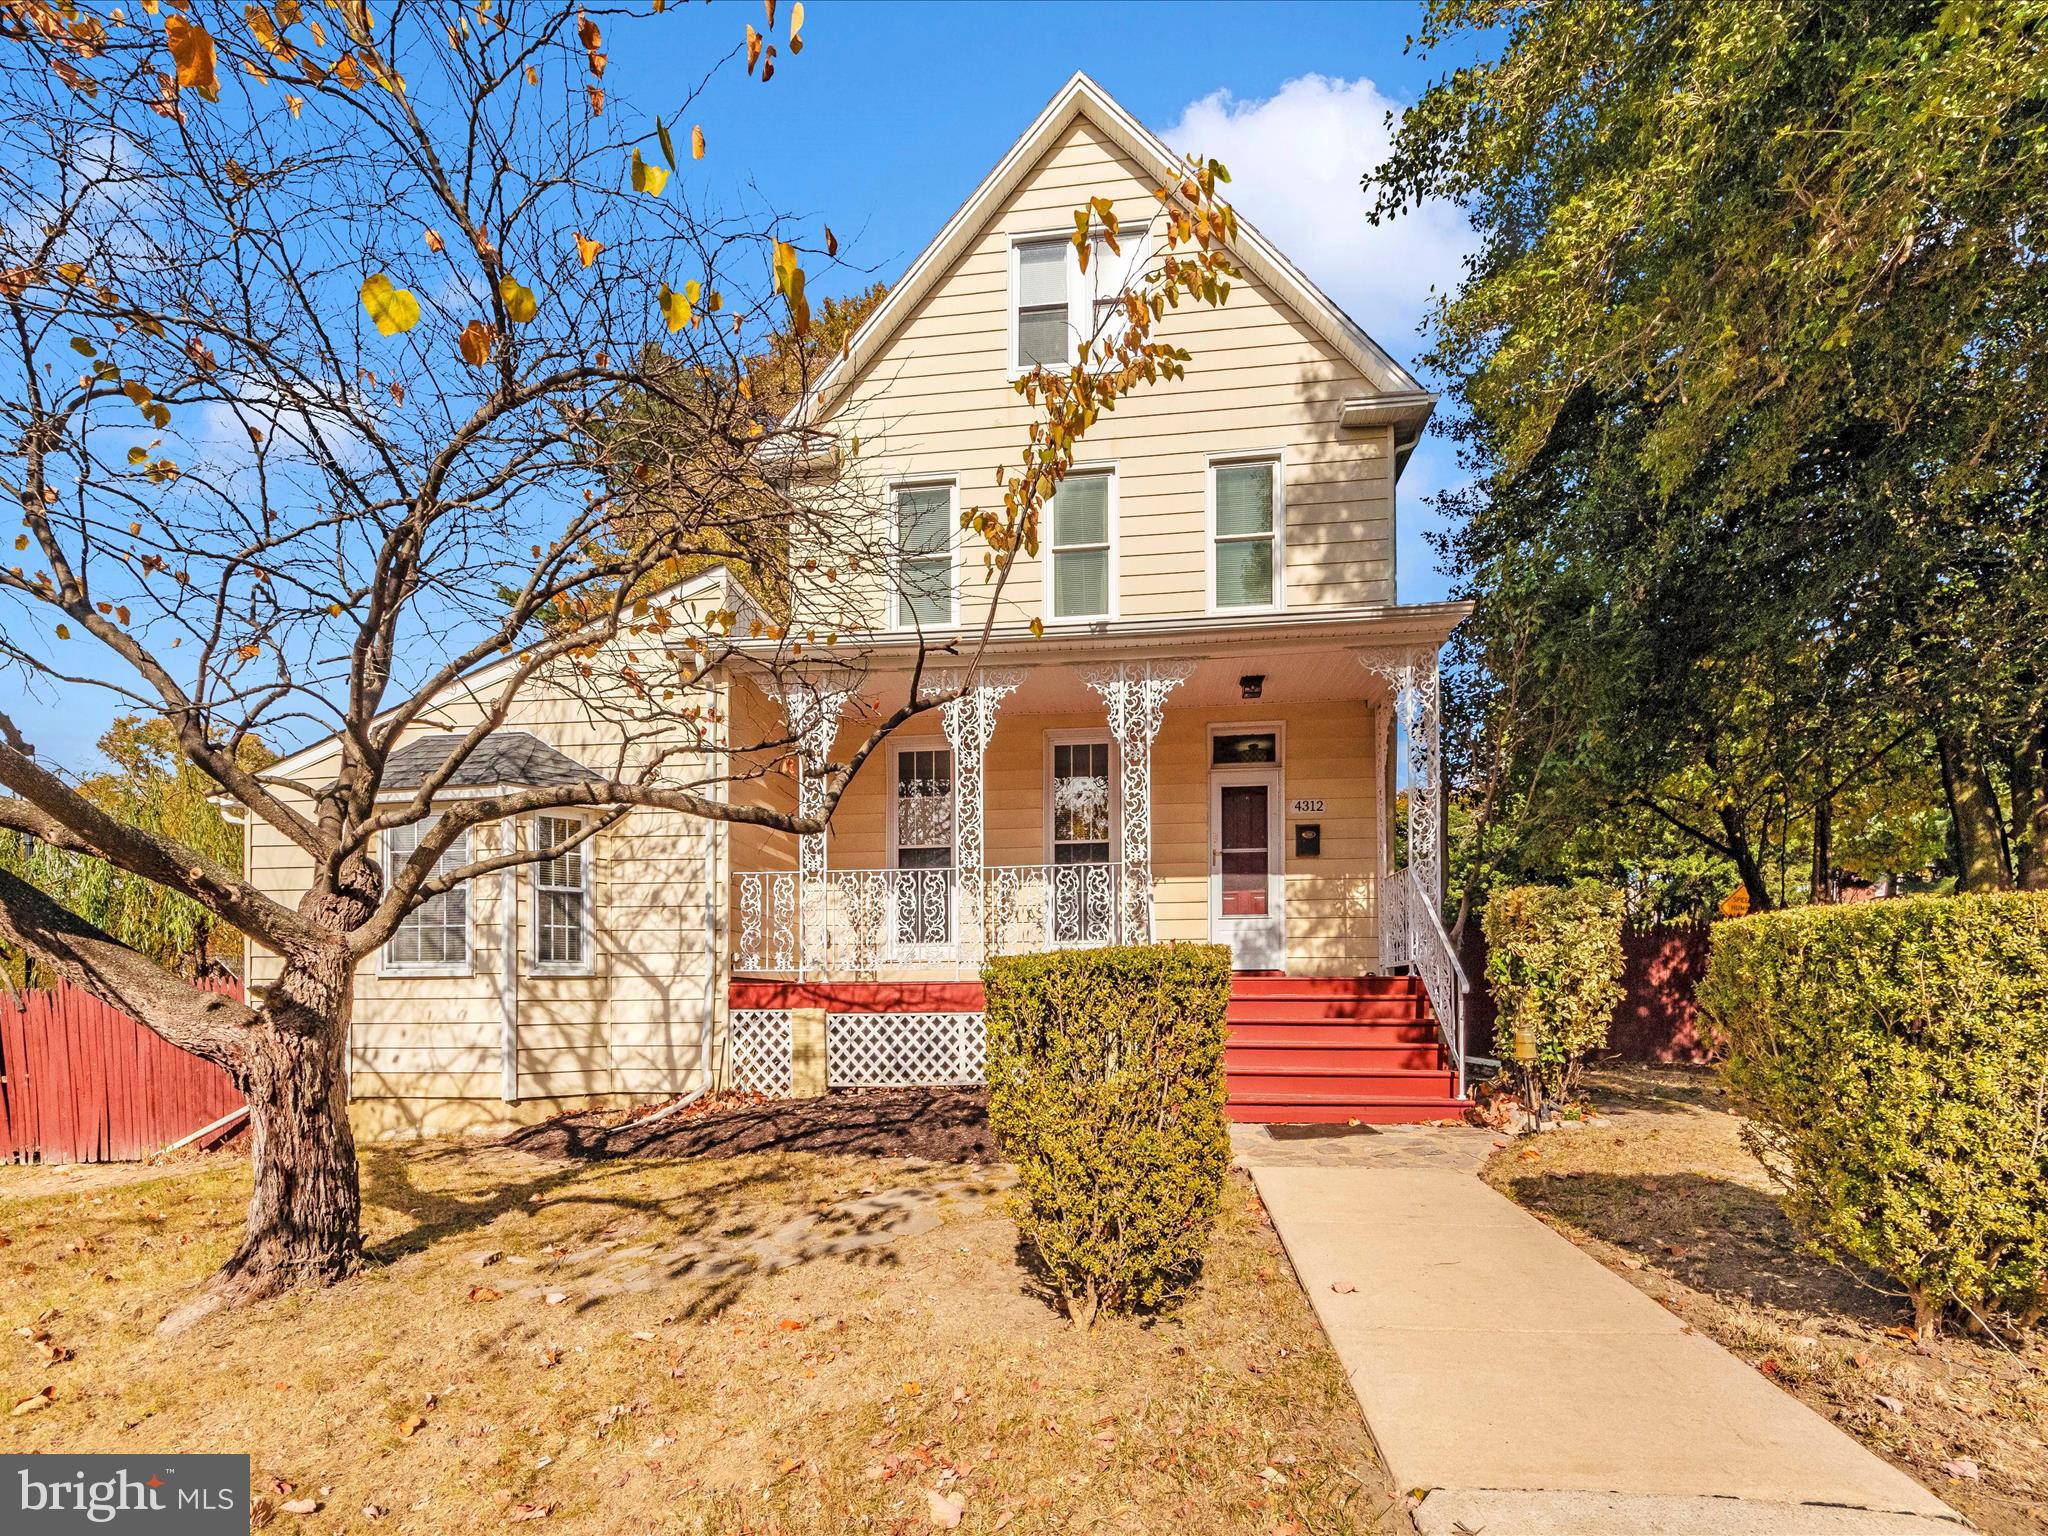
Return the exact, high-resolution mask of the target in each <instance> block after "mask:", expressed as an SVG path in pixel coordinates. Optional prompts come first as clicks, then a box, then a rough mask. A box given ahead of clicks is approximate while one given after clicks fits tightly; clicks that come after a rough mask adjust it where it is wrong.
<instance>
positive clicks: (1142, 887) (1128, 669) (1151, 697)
mask: <svg viewBox="0 0 2048 1536" xmlns="http://www.w3.org/2000/svg"><path fill="white" fill-rule="evenodd" d="M1194 670H1195V668H1194V663H1192V662H1185V661H1120V662H1117V663H1116V664H1115V665H1114V666H1107V667H1094V668H1091V669H1089V670H1088V671H1087V672H1085V673H1083V674H1082V678H1083V681H1085V682H1086V683H1087V684H1088V686H1089V687H1090V688H1092V689H1094V690H1095V691H1096V692H1097V693H1099V694H1101V695H1102V702H1103V703H1104V704H1105V705H1106V706H1107V707H1108V711H1109V733H1110V735H1112V736H1114V737H1115V738H1116V750H1117V757H1118V759H1119V760H1120V761H1121V763H1122V765H1123V768H1122V773H1121V775H1120V787H1121V789H1122V791H1123V866H1124V879H1123V892H1122V896H1123V901H1122V912H1121V916H1120V918H1119V920H1118V924H1117V927H1118V937H1119V939H1120V940H1121V941H1122V942H1123V943H1125V944H1144V943H1147V942H1149V941H1150V940H1151V937H1152V743H1153V741H1154V739H1155V738H1157V736H1158V735H1159V727H1160V726H1161V724H1163V723H1164V721H1165V719H1166V696H1167V695H1168V694H1169V693H1171V692H1173V690H1174V689H1176V688H1178V687H1179V686H1180V685H1181V684H1182V683H1184V682H1186V681H1187V680H1188V678H1189V677H1191V676H1193V675H1194Z"/></svg>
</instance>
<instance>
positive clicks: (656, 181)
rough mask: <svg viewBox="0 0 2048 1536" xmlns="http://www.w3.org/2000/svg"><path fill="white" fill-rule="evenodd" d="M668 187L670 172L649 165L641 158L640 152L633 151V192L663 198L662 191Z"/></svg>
mask: <svg viewBox="0 0 2048 1536" xmlns="http://www.w3.org/2000/svg"><path fill="white" fill-rule="evenodd" d="M667 185H668V172H667V171H665V170H663V169H662V168H661V167H660V166H658V165H649V164H648V163H647V162H646V161H645V160H642V159H641V158H640V151H639V150H637V149H636V150H634V151H633V190H634V191H635V192H645V193H646V194H647V195H648V196H649V197H659V196H661V189H662V188H663V187H665V186H667Z"/></svg>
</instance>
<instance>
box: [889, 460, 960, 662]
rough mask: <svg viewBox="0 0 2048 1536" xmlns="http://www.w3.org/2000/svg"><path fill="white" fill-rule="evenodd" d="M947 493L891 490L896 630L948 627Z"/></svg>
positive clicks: (933, 488)
mask: <svg viewBox="0 0 2048 1536" xmlns="http://www.w3.org/2000/svg"><path fill="white" fill-rule="evenodd" d="M953 532H954V519H953V488H952V487H951V486H950V485H902V486H898V487H897V488H896V593H895V604H896V626H897V628H899V629H915V628H920V627H922V626H924V625H927V624H951V623H952V622H953V613H954V605H953V598H954V591H953Z"/></svg>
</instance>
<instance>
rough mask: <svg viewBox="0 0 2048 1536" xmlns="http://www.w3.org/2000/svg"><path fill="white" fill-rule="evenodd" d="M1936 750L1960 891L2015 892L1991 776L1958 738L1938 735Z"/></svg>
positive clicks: (1940, 732)
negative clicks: (1939, 759)
mask: <svg viewBox="0 0 2048 1536" xmlns="http://www.w3.org/2000/svg"><path fill="white" fill-rule="evenodd" d="M1934 745H1935V749H1936V751H1937V752H1938V753H1939V754H1940V757H1941V788H1942V793H1943V794H1944V795H1946V796H1947V798H1948V814H1949V821H1950V823H1951V825H1952V826H1953V827H1954V829H1955V839H1956V858H1957V868H1956V885H1957V888H1958V889H1960V890H1965V891H2003V890H2009V889H2010V888H2011V886H2012V870H2011V868H2010V867H2009V866H2008V865H2007V863H2006V858H2005V835H2004V829H2003V828H2002V827H2001V826H2000V824H1999V819H1998V797H1997V795H1996V794H1995V793H1994V792H1993V791H1992V788H1991V776H1990V775H1989V774H1987V773H1986V772H1985V771H1984V765H1983V764H1982V763H1980V762H1978V761H1977V760H1976V758H1974V757H1973V756H1971V755H1970V754H1969V753H1968V752H1967V751H1966V749H1965V747H1964V743H1963V741H1962V739H1961V738H1960V737H1958V736H1956V735H1955V734H1954V733H1952V732H1950V731H1947V730H1938V731H1936V732H1935V733H1934Z"/></svg>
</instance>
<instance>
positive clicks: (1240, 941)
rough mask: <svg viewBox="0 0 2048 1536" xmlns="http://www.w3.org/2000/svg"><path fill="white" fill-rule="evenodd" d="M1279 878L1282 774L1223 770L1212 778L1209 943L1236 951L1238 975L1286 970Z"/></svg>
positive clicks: (1275, 770) (1233, 955) (1232, 953)
mask: <svg viewBox="0 0 2048 1536" xmlns="http://www.w3.org/2000/svg"><path fill="white" fill-rule="evenodd" d="M1280 874H1281V871H1280V770H1279V769H1278V768H1219V769H1217V770H1216V771H1215V772H1213V773H1211V774H1210V775H1209V937H1210V938H1211V939H1212V940H1213V941H1215V942H1216V943H1218V944H1228V945H1229V946H1230V963H1231V966H1232V968H1233V969H1235V970H1240V971H1276V970H1281V969H1283V968H1285V966H1286V964H1287V923H1286V917H1285V915H1284V914H1283V912H1282V910H1281V880H1280Z"/></svg>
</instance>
